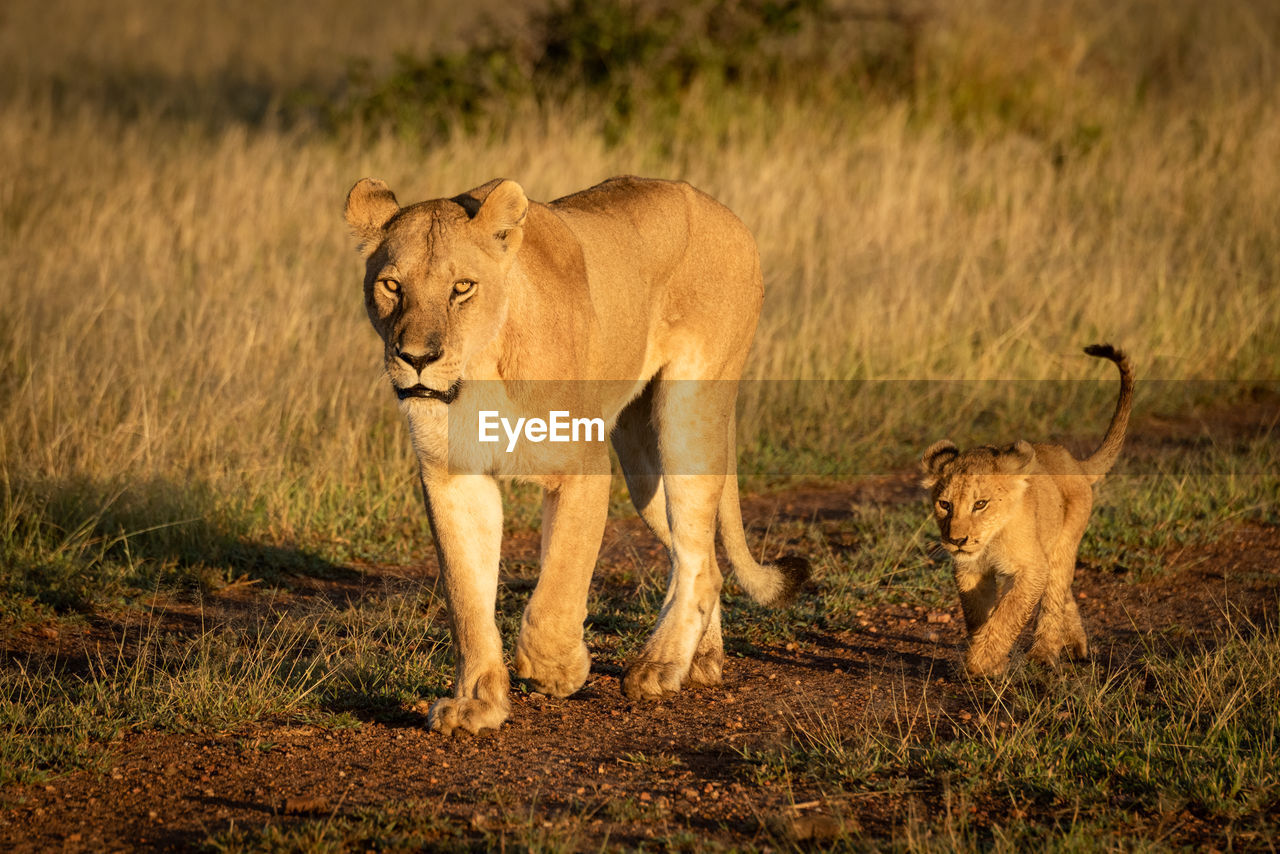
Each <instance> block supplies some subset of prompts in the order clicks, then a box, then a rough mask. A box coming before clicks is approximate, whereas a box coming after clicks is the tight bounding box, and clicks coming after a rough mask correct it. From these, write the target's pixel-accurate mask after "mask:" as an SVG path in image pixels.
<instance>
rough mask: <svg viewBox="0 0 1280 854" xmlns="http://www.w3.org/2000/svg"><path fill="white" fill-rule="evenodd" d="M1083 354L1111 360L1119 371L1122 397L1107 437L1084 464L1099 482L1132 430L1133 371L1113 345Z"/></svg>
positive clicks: (1096, 346)
mask: <svg viewBox="0 0 1280 854" xmlns="http://www.w3.org/2000/svg"><path fill="white" fill-rule="evenodd" d="M1084 351H1085V352H1086V353H1088V354H1089V355H1090V356H1096V357H1097V358H1099V359H1110V360H1111V361H1113V362H1115V363H1116V367H1117V368H1119V369H1120V397H1119V399H1118V400H1116V411H1115V414H1114V415H1112V416H1111V424H1110V426H1108V427H1107V435H1105V436H1103V437H1102V444H1101V445H1099V446H1098V450H1096V451H1094V452H1093V454H1092V455H1091V456H1090V457H1089V458H1088V459H1085V460H1082V461H1081V464H1082V465H1083V466H1084V469H1085V471H1086V472H1087V473H1088V474H1089V475H1090V476H1092V477H1093V479H1094V480H1097V479H1099V478H1101V477H1102V476H1103V475H1104V474H1106V473H1107V472H1109V471H1111V467H1112V466H1113V465H1115V463H1116V458H1117V457H1119V456H1120V446H1121V445H1123V444H1124V434H1125V430H1127V429H1128V427H1129V410H1130V408H1131V407H1132V405H1133V368H1132V367H1131V366H1130V364H1129V357H1128V356H1126V355H1125V353H1124V351H1123V350H1118V349H1116V348H1115V347H1112V346H1111V345H1110V344H1092V345H1090V346H1088V347H1085V348H1084Z"/></svg>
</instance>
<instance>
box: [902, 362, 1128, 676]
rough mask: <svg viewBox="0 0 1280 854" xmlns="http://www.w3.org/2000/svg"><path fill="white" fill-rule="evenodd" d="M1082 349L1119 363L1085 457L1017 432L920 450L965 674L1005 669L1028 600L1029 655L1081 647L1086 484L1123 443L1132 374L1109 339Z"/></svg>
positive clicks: (1089, 495) (1083, 650) (1052, 657)
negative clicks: (962, 446)
mask: <svg viewBox="0 0 1280 854" xmlns="http://www.w3.org/2000/svg"><path fill="white" fill-rule="evenodd" d="M1085 352H1086V353H1088V354H1089V355H1090V356H1097V357H1098V358H1101V359H1110V360H1111V361H1112V362H1115V363H1116V366H1117V367H1118V368H1119V369H1120V399H1119V400H1118V401H1117V403H1116V411H1115V414H1114V415H1113V416H1112V417H1111V425H1110V426H1109V427H1108V428H1107V435H1106V436H1105V437H1104V438H1103V440H1102V444H1101V446H1099V448H1098V450H1097V451H1095V452H1094V453H1093V455H1092V456H1090V457H1089V458H1088V459H1084V460H1077V459H1075V458H1074V457H1073V456H1071V454H1070V453H1069V452H1068V451H1067V450H1066V449H1065V448H1063V447H1060V446H1058V445H1032V444H1030V443H1028V442H1025V441H1018V442H1015V443H1013V444H1012V445H1009V446H1007V447H1004V448H996V447H991V446H982V447H979V448H971V449H970V450H967V451H964V452H963V453H962V452H961V451H960V450H959V449H958V448H957V447H956V446H955V445H954V444H952V443H951V442H949V441H946V440H943V441H941V442H938V443H936V444H934V445H933V446H932V447H930V448H929V450H927V451H925V452H924V457H923V459H922V461H921V462H922V468H923V470H924V473H925V477H924V479H923V481H922V485H923V486H924V488H925V489H928V490H929V492H930V496H931V498H932V502H933V512H934V515H935V516H936V517H937V520H938V528H939V531H940V532H941V534H942V542H943V545H944V546H945V548H946V549H947V551H949V552H950V553H951V556H952V558H953V559H954V562H955V567H954V569H955V580H956V587H957V588H959V591H960V602H961V605H962V606H963V608H964V620H965V624H966V626H967V628H968V631H969V651H968V653H967V654H966V656H965V670H966V671H968V672H969V673H970V674H971V675H975V676H977V675H998V674H1000V673H1003V672H1004V670H1005V668H1006V667H1007V666H1008V663H1009V651H1010V649H1012V647H1013V644H1014V641H1015V640H1017V637H1018V635H1019V633H1021V631H1022V628H1023V626H1025V625H1026V624H1027V621H1028V620H1029V619H1031V612H1032V611H1033V610H1035V607H1036V605H1037V604H1039V605H1040V618H1039V620H1037V622H1036V632H1035V642H1034V643H1033V644H1032V647H1031V656H1032V658H1034V659H1036V660H1038V661H1042V662H1045V663H1047V664H1053V663H1055V662H1056V661H1057V660H1058V654H1059V653H1060V652H1061V650H1062V648H1063V647H1067V648H1068V649H1069V651H1070V652H1072V653H1074V654H1076V655H1078V656H1081V657H1084V656H1086V655H1088V653H1089V644H1088V641H1086V640H1085V634H1084V626H1083V625H1081V623H1080V612H1079V611H1078V610H1077V609H1076V603H1075V601H1074V600H1073V599H1072V597H1071V581H1072V577H1073V576H1074V574H1075V566H1076V550H1077V549H1078V548H1079V547H1080V538H1081V537H1082V536H1083V535H1084V529H1085V525H1087V524H1088V522H1089V513H1090V511H1091V510H1092V509H1093V488H1092V484H1093V483H1094V482H1096V481H1098V480H1100V479H1101V478H1102V476H1103V475H1105V474H1106V473H1107V472H1108V471H1109V470H1110V469H1111V466H1112V465H1114V463H1115V461H1116V457H1117V456H1118V455H1119V453H1120V446H1121V445H1122V444H1123V443H1124V434H1125V428H1126V427H1127V426H1128V423H1129V409H1130V405H1131V402H1132V399H1133V373H1132V370H1131V369H1130V366H1129V360H1128V358H1127V357H1126V356H1125V354H1124V353H1123V352H1121V351H1119V350H1117V349H1115V348H1113V347H1111V346H1110V345H1094V346H1092V347H1086V348H1085ZM1001 587H1004V588H1005V590H1004V593H1003V595H1001V593H1000V588H1001Z"/></svg>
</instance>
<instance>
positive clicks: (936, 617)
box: [925, 611, 951, 624]
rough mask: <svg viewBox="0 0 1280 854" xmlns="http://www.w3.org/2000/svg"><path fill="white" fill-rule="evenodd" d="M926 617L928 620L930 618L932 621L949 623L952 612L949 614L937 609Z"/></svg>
mask: <svg viewBox="0 0 1280 854" xmlns="http://www.w3.org/2000/svg"><path fill="white" fill-rule="evenodd" d="M925 619H926V620H928V621H929V622H930V623H943V624H945V623H949V622H951V615H950V614H948V613H947V612H946V611H936V612H934V613H932V614H930V615H929V616H928V617H926V618H925Z"/></svg>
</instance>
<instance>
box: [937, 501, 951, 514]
mask: <svg viewBox="0 0 1280 854" xmlns="http://www.w3.org/2000/svg"><path fill="white" fill-rule="evenodd" d="M938 509H939V510H941V511H942V512H943V513H947V512H950V510H951V502H950V501H942V500H939V501H938Z"/></svg>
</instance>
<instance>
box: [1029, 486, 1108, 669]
mask: <svg viewBox="0 0 1280 854" xmlns="http://www.w3.org/2000/svg"><path fill="white" fill-rule="evenodd" d="M1063 497H1064V514H1063V523H1062V531H1061V533H1060V534H1059V535H1058V540H1057V544H1056V545H1055V547H1054V549H1053V554H1051V555H1050V560H1051V561H1052V563H1051V564H1050V575H1049V581H1048V584H1047V585H1046V587H1045V594H1044V602H1043V603H1042V604H1041V606H1040V618H1039V620H1038V621H1037V622H1036V638H1035V642H1034V643H1033V644H1032V645H1031V652H1030V655H1031V657H1032V658H1034V659H1036V660H1037V661H1041V662H1043V663H1045V664H1049V665H1054V664H1056V663H1057V661H1058V656H1059V654H1060V653H1061V652H1062V648H1063V647H1064V646H1066V647H1070V652H1071V653H1073V654H1075V655H1078V656H1080V657H1082V658H1083V657H1085V656H1087V655H1088V654H1089V644H1088V641H1087V640H1086V639H1085V634H1084V625H1083V624H1082V623H1081V622H1080V610H1079V609H1078V608H1077V607H1076V603H1075V600H1073V599H1072V598H1071V582H1072V581H1073V580H1074V579H1075V573H1076V554H1077V552H1078V550H1079V548H1080V539H1081V538H1082V537H1083V536H1084V530H1085V527H1086V526H1087V525H1088V524H1089V514H1090V512H1091V511H1092V509H1093V491H1092V488H1091V487H1090V486H1089V485H1088V484H1087V483H1082V484H1078V485H1077V484H1075V483H1072V484H1070V485H1069V488H1068V489H1067V490H1066V491H1065V494H1064V496H1063Z"/></svg>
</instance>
